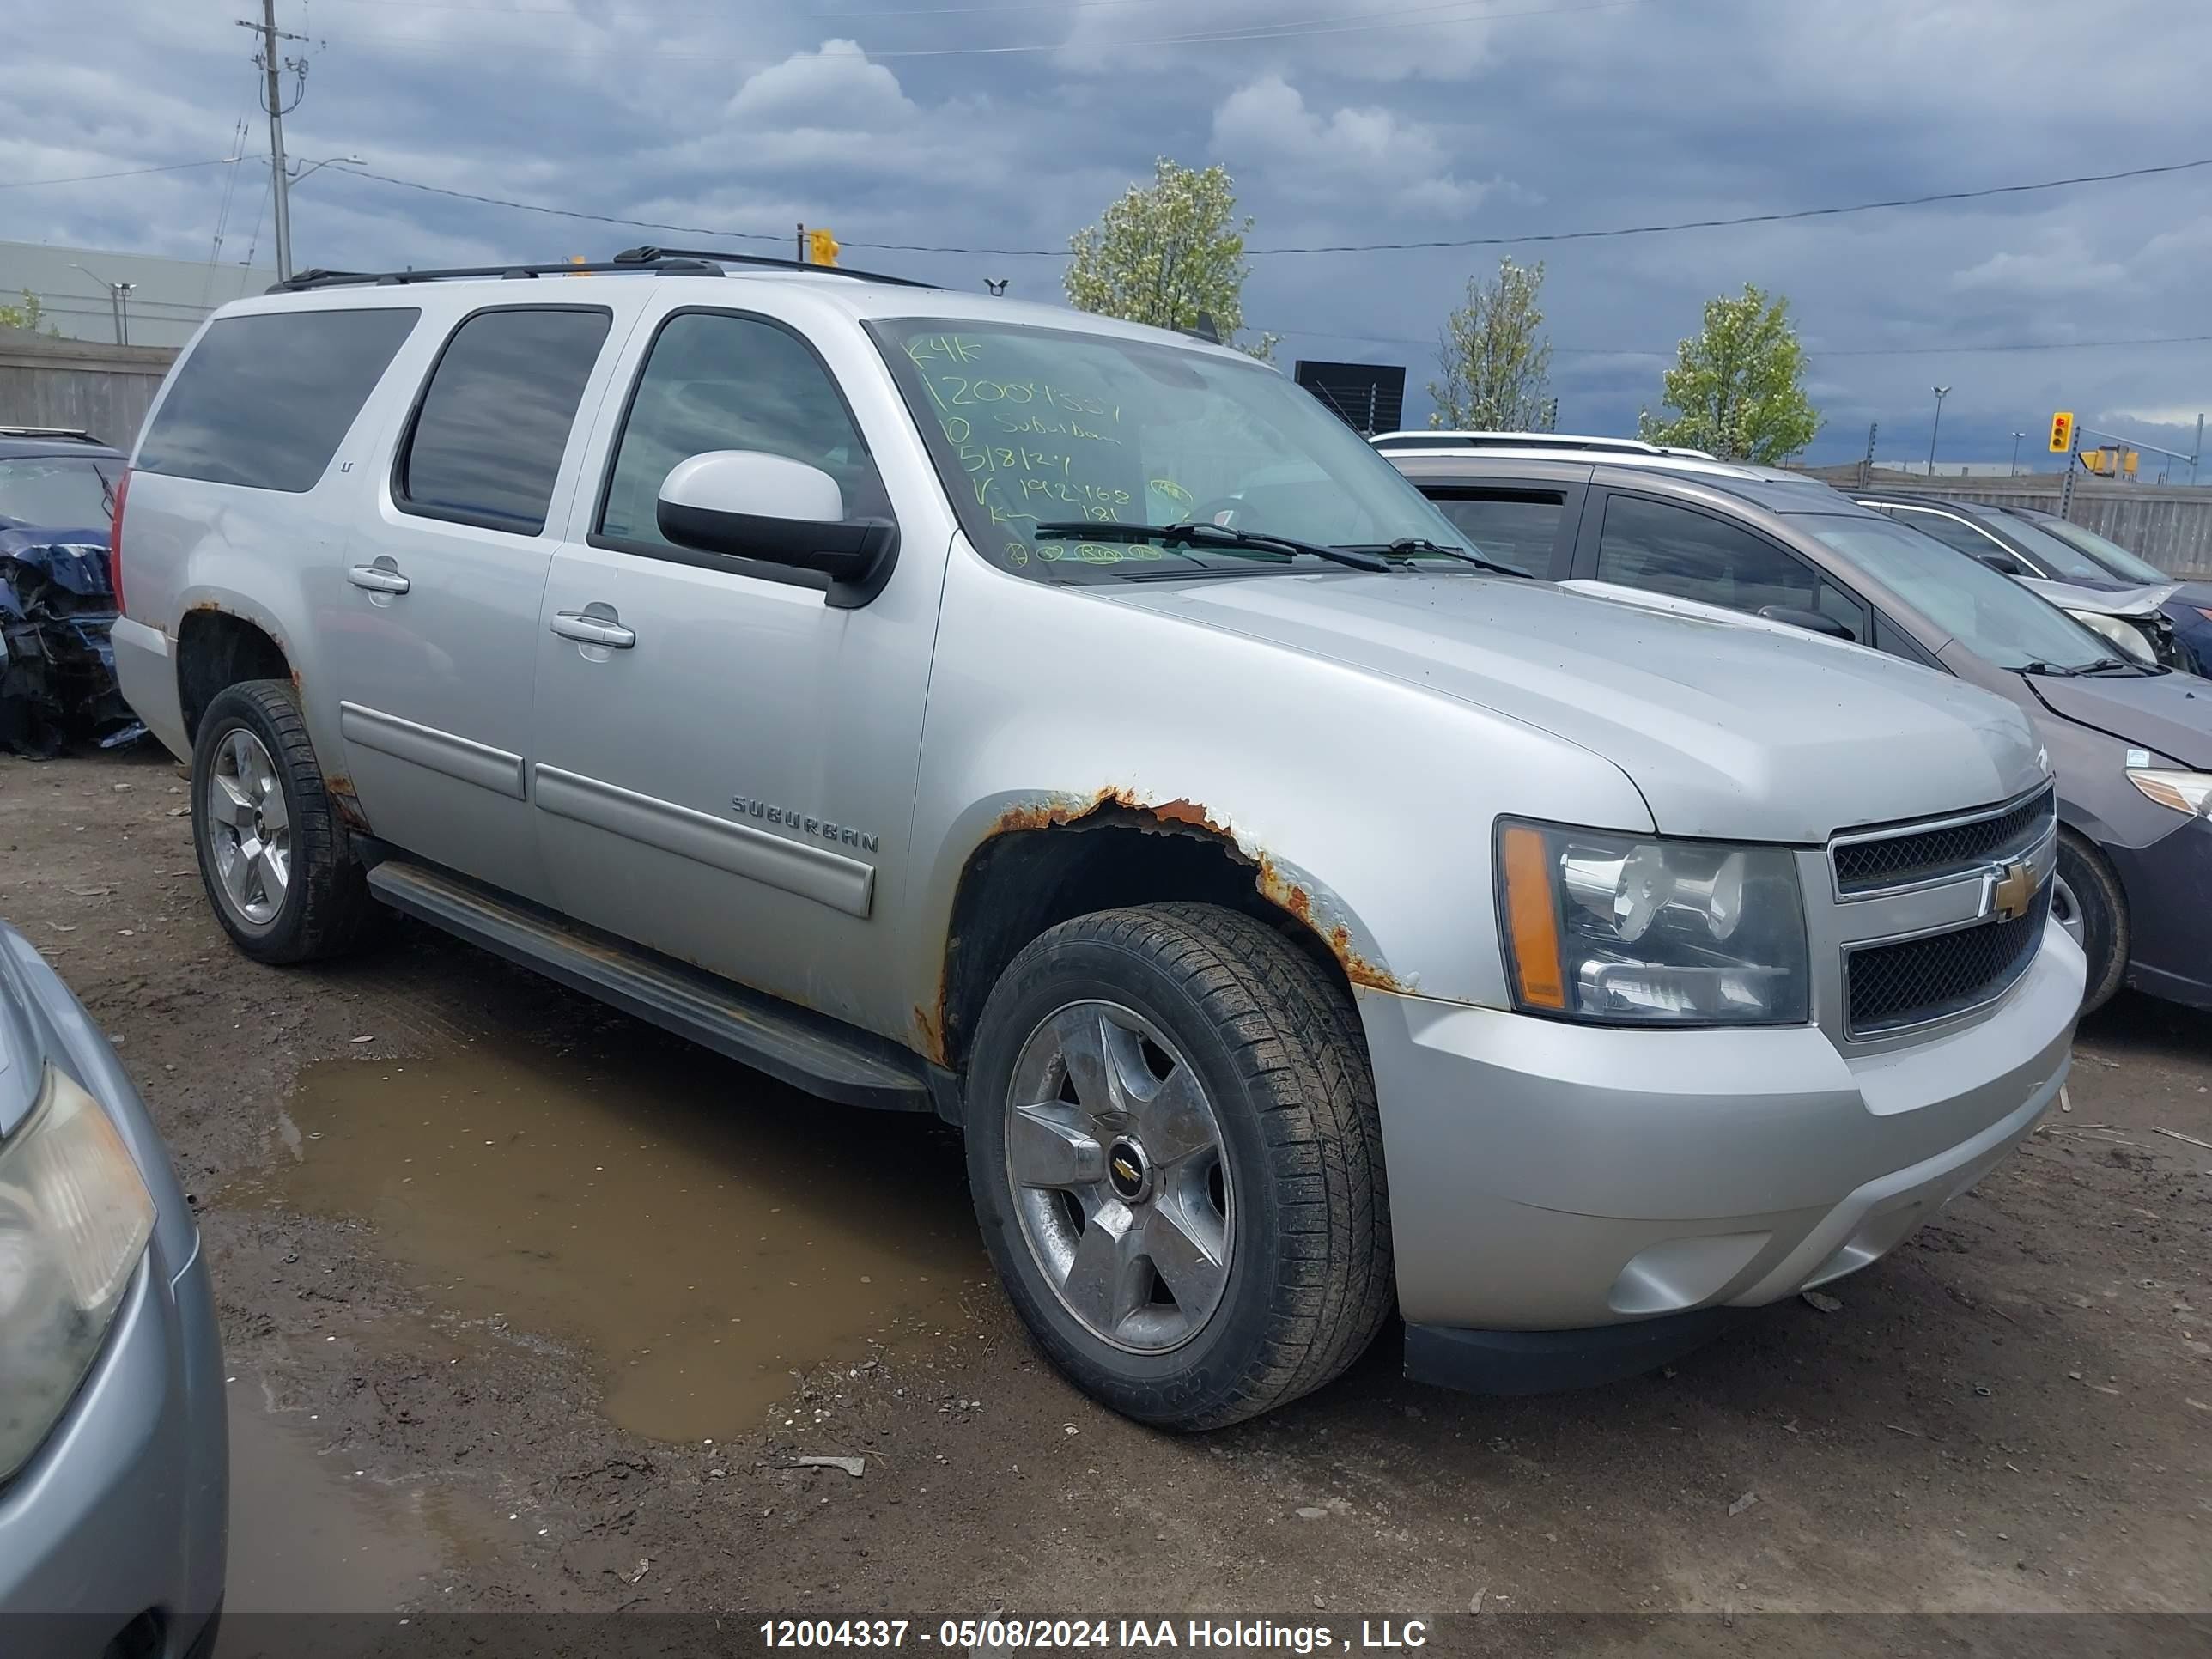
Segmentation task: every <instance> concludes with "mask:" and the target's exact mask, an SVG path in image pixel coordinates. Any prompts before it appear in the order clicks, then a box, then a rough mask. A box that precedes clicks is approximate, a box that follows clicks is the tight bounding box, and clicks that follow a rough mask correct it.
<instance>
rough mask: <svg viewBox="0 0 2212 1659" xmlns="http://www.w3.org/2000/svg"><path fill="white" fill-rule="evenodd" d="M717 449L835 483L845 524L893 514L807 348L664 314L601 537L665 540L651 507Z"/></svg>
mask: <svg viewBox="0 0 2212 1659" xmlns="http://www.w3.org/2000/svg"><path fill="white" fill-rule="evenodd" d="M714 449H757V450H765V451H766V452H768V453H769V454H772V455H781V456H785V457H787V458H788V459H792V460H795V461H804V462H805V463H806V464H807V465H809V466H817V467H819V468H821V469H822V471H824V472H827V473H828V474H829V476H830V477H833V478H835V479H836V481H837V488H838V489H839V490H840V491H841V492H842V494H843V496H844V501H845V517H846V519H847V520H848V521H850V520H858V519H887V518H889V517H890V497H889V495H886V494H885V492H884V485H883V480H882V478H881V477H879V476H878V474H877V471H876V464H875V462H874V460H873V459H872V458H871V457H870V455H869V454H868V447H867V444H866V442H865V441H863V440H862V439H861V436H860V428H858V427H856V426H854V423H853V416H852V414H851V412H850V411H849V410H847V408H846V407H845V400H844V398H842V397H841V396H840V395H839V394H838V391H837V387H836V382H834V381H833V380H831V379H830V378H829V370H828V369H826V368H823V366H822V362H821V360H820V359H819V358H817V356H815V355H814V353H813V352H812V350H811V349H809V348H808V347H807V345H806V343H805V342H804V341H802V340H801V339H799V337H798V336H797V335H795V334H793V333H792V332H791V331H788V330H787V329H784V328H781V327H778V326H777V325H775V324H774V323H769V322H764V321H763V320H761V319H758V318H756V317H733V316H731V315H728V314H727V313H718V312H685V313H679V314H678V315H677V316H674V317H671V318H670V319H669V320H668V321H667V323H666V324H665V325H664V326H663V327H662V329H661V331H660V334H659V337H658V338H657V339H655V340H654V341H653V350H652V353H651V355H650V356H647V359H646V364H645V369H644V372H643V373H642V374H641V375H640V376H639V377H638V382H637V391H636V392H635V395H634V396H633V397H632V398H631V399H630V406H629V414H628V415H627V416H625V417H624V420H623V430H622V436H621V438H620V439H619V440H618V441H617V447H616V450H615V461H614V466H613V468H612V469H611V471H610V472H609V474H608V477H607V492H606V501H605V505H604V506H603V507H601V509H600V513H599V533H600V534H601V535H603V536H605V537H606V538H608V539H610V540H611V541H616V542H625V543H633V544H643V545H645V546H647V547H651V548H654V549H659V548H665V547H667V546H669V545H670V544H669V542H668V539H667V538H665V537H664V536H663V535H662V534H661V533H660V529H659V524H658V523H657V522H656V518H655V507H656V503H657V502H658V501H659V496H660V486H661V483H662V482H663V481H664V480H665V479H666V478H667V477H668V474H669V472H670V471H671V469H672V468H673V467H675V465H677V464H678V462H680V461H684V460H689V459H690V458H691V457H692V456H694V455H699V454H703V453H706V452H707V451H708V450H714Z"/></svg>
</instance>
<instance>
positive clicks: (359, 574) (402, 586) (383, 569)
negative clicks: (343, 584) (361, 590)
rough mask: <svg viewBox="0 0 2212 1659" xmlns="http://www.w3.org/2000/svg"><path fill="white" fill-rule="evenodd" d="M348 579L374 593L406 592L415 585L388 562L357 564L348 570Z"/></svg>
mask: <svg viewBox="0 0 2212 1659" xmlns="http://www.w3.org/2000/svg"><path fill="white" fill-rule="evenodd" d="M346 580H348V581H349V582H351V583H352V584H353V585H354V586H356V587H365V588H367V589H368V591H369V592H372V593H404V592H406V591H407V590H408V589H409V588H410V587H412V586H414V584H413V583H412V582H410V581H409V580H407V578H406V577H404V576H403V575H401V574H399V572H398V570H397V569H395V568H393V567H392V565H390V564H388V563H384V564H357V565H355V566H354V567H353V568H351V569H349V570H348V571H347V572H346Z"/></svg>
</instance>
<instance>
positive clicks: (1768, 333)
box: [1638, 283, 1821, 465]
mask: <svg viewBox="0 0 2212 1659" xmlns="http://www.w3.org/2000/svg"><path fill="white" fill-rule="evenodd" d="M1661 401H1662V403H1663V404H1665V405H1666V407H1667V408H1668V409H1669V410H1673V411H1674V413H1673V414H1672V415H1671V416H1668V417H1667V418H1665V419H1661V418H1659V417H1657V416H1653V415H1651V414H1650V412H1649V411H1646V412H1645V413H1644V416H1642V417H1641V418H1640V420H1639V421H1638V429H1639V430H1640V431H1641V433H1642V435H1643V436H1644V439H1645V440H1646V441H1649V442H1651V443H1657V444H1679V445H1682V446H1685V447H1688V448H1692V449H1709V450H1711V452H1712V453H1714V454H1716V455H1717V456H1719V457H1720V458H1721V459H1723V460H1729V461H1758V462H1761V463H1764V464H1765V465H1775V464H1777V463H1778V462H1780V461H1781V460H1783V459H1784V458H1786V457H1788V456H1790V455H1794V454H1796V453H1797V452H1798V451H1799V450H1801V449H1802V448H1804V447H1805V446H1806V445H1807V444H1809V443H1811V442H1812V441H1813V438H1814V434H1816V433H1818V432H1819V431H1820V424H1821V422H1820V415H1819V413H1818V412H1817V411H1816V410H1814V407H1813V404H1812V400H1811V399H1809V398H1807V397H1806V395H1805V348H1804V347H1803V346H1802V345H1800V344H1799V343H1798V341H1797V334H1796V330H1794V329H1792V328H1791V327H1790V301H1787V300H1785V299H1782V298H1779V297H1776V298H1774V299H1771V300H1770V299H1769V298H1768V296H1767V295H1765V294H1763V293H1761V292H1760V291H1759V289H1757V288H1756V287H1754V286H1753V284H1751V283H1745V284H1744V285H1743V295H1742V296H1741V298H1740V299H1733V300H1732V299H1730V298H1729V297H1728V296H1727V295H1722V296H1721V297H1720V298H1718V299H1717V300H1709V301H1706V302H1705V329H1704V331H1702V332H1701V333H1699V335H1698V336H1697V337H1695V338H1693V339H1688V340H1685V341H1683V342H1682V344H1681V347H1680V354H1679V356H1678V357H1677V358H1676V361H1675V364H1674V368H1670V369H1668V371H1667V377H1666V380H1665V383H1664V386H1663V392H1662V398H1661Z"/></svg>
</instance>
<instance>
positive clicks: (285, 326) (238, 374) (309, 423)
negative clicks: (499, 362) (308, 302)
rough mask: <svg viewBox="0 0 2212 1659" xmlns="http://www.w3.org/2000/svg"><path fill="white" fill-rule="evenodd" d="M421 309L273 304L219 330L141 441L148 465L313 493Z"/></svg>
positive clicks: (194, 355) (182, 371)
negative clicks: (293, 308) (295, 307)
mask: <svg viewBox="0 0 2212 1659" xmlns="http://www.w3.org/2000/svg"><path fill="white" fill-rule="evenodd" d="M421 316H422V313H421V312H419V311H416V310H415V309H414V308H413V307H407V308H404V309H398V308H394V309H389V310H382V309H380V310H374V311H369V310H346V311H274V312H266V313H262V314H260V315H258V316H252V317H223V318H219V319H216V321H215V322H213V323H211V324H210V325H208V331H207V332H206V333H204V334H203V335H201V336H200V339H199V343H198V344H197V345H196V346H194V347H193V348H192V350H191V356H188V357H186V358H185V362H184V366H183V367H182V368H179V369H178V371H177V378H176V380H175V381H174V382H173V384H172V385H171V386H170V387H169V395H168V396H167V398H163V399H162V400H161V409H160V410H159V411H158V412H157V413H156V414H155V416H154V422H153V424H152V425H151V426H149V428H147V430H146V435H145V438H144V439H143V441H141V443H140V444H139V446H138V462H137V465H138V468H139V470H140V471H143V472H168V473H173V474H175V475H176V476H178V477H185V478H205V479H207V480H208V481H209V482H210V483H228V484H244V485H246V486H247V487H248V488H249V489H287V490H291V491H293V492H295V493H297V492H298V491H301V490H305V489H313V488H314V487H315V481H316V480H317V479H319V478H320V477H322V476H323V469H324V468H325V467H326V466H328V465H330V464H331V456H332V455H333V454H335V453H337V447H338V444H339V442H340V441H342V440H343V438H344V437H345V435H346V431H347V428H349V427H351V426H352V425H353V422H354V416H356V415H358V414H360V413H361V406H362V404H363V403H365V402H367V401H368V394H369V392H370V391H371V390H373V389H374V386H375V385H376V382H377V380H378V377H379V376H380V375H381V374H383V373H384V371H385V368H386V366H387V365H389V364H390V362H392V354H393V353H394V352H396V351H398V349H399V343H400V342H401V341H403V340H404V339H405V338H406V337H407V336H408V333H409V331H410V330H412V329H413V328H414V326H415V323H416V319H417V318H419V317H421Z"/></svg>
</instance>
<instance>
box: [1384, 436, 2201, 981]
mask: <svg viewBox="0 0 2212 1659" xmlns="http://www.w3.org/2000/svg"><path fill="white" fill-rule="evenodd" d="M1395 459H1396V464H1397V465H1398V466H1399V467H1400V468H1401V470H1402V471H1405V472H1406V473H1407V474H1408V475H1409V476H1410V477H1412V478H1413V482H1414V483H1417V484H1418V485H1419V487H1420V489H1422V490H1423V492H1424V493H1425V494H1426V495H1429V496H1430V497H1431V499H1432V500H1434V501H1436V502H1437V505H1438V506H1439V507H1440V508H1441V509H1442V510H1443V512H1444V513H1445V514H1446V515H1447V516H1449V518H1450V519H1451V520H1452V521H1453V523H1454V524H1455V525H1456V526H1458V527H1459V529H1460V531H1461V533H1462V535H1463V536H1465V537H1467V538H1468V539H1469V541H1470V542H1472V543H1473V544H1474V545H1475V546H1477V547H1479V548H1480V549H1482V550H1485V551H1486V553H1487V554H1488V555H1489V556H1492V557H1495V558H1498V559H1500V560H1501V561H1506V562H1512V563H1514V564H1515V566H1516V568H1520V569H1523V570H1526V571H1528V573H1529V574H1536V575H1542V576H1547V577H1551V578H1554V579H1557V580H1563V581H1567V582H1570V583H1571V584H1572V585H1573V586H1578V587H1588V588H1590V589H1593V590H1595V591H1600V592H1620V593H1625V592H1627V591H1628V590H1636V591H1640V592H1648V593H1653V594H1667V595H1672V596H1674V599H1676V600H1677V601H1678V602H1679V604H1680V605H1686V606H1688V607H1691V608H1694V609H1699V610H1714V608H1717V610H1714V614H1718V613H1719V612H1721V611H1750V612H1753V613H1755V614H1756V615H1757V616H1759V617H1763V618H1765V619H1767V620H1768V621H1769V622H1770V623H1776V624H1787V625H1793V626H1796V627H1800V628H1805V629H1812V630H1814V631H1815V632H1817V633H1820V634H1825V635H1829V636H1831V637H1832V638H1835V639H1839V640H1847V641H1857V643H1859V644H1861V645H1869V646H1872V647H1875V649H1876V650H1879V651H1882V652H1885V653H1888V654H1889V655H1892V656H1894V657H1899V658H1902V659H1905V660H1906V661H1908V662H1917V663H1920V664H1923V665H1925V666H1927V667H1929V668H1934V669H1937V670H1940V671H1942V672H1944V673H1946V674H1949V675H1954V676H1956V677H1957V678H1960V679H1963V680H1966V681H1967V682H1969V683H1970V684H1976V685H1980V686H1984V687H1986V688H1988V689H1989V690H1992V691H1995V692H1997V693H1999V694H2000V695H2002V696H2006V697H2008V698H2010V699H2011V700H2012V701H2013V702H2015V704H2017V705H2018V706H2019V707H2020V708H2021V709H2023V710H2024V711H2025V712H2026V713H2027V715H2028V717H2029V719H2030V720H2033V722H2034V725H2035V728H2036V731H2037V733H2038V735H2039V736H2040V737H2041V738H2042V739H2043V741H2044V743H2045V745H2046V746H2047V748H2048V749H2049V751H2050V754H2051V763H2052V765H2053V767H2054V768H2055V769H2056V770H2057V776H2058V814H2059V818H2060V820H2061V829H2060V831H2059V842H2058V880H2057V886H2056V889H2055V890H2054V893H2053V896H2052V899H2051V904H2052V908H2053V910H2054V913H2055V914H2056V915H2057V918H2058V920H2059V921H2060V923H2061V924H2062V925H2063V927H2065V928H2066V929H2067V931H2068V932H2069V933H2071V934H2072V935H2073V937H2074V938H2075V941H2076V942H2077V943H2079V944H2080V945H2081V947H2082V949H2083V950H2084V951H2086V952H2087V957H2088V993H2087V1000H2086V1002H2085V1004H2084V1006H2085V1008H2086V1009H2093V1008H2096V1007H2098V1006H2100V1005H2101V1004H2102V1003H2104V1001H2105V1000H2106V999H2107V998H2109V997H2111V996H2112V994H2113V993H2114V992H2116V991H2117V990H2118V989H2119V987H2121V985H2122V984H2123V983H2127V984H2132V985H2135V986H2136V987H2139V988H2141V989H2142V990H2145V991H2148V992H2150V993H2152V994H2154V995H2158V996H2162V997H2166V998H2170V999H2172V1000H2175V1001H2179V1002H2183V1003H2187V1004H2189V1005H2191V1006H2196V1007H2200V1008H2202V1007H2212V935H2208V934H2207V933H2206V932H2205V929H2204V927H2203V918H2204V916H2205V915H2208V914H2212V822H2208V814H2212V684H2208V683H2207V682H2206V681H2204V680H2203V679H2200V678H2197V676H2195V675H2193V674H2179V673H2172V672H2169V671H2167V670H2166V668H2164V667H2162V666H2159V665H2153V664H2149V663H2147V662H2145V661H2143V660H2142V659H2140V658H2137V657H2136V656H2133V655H2130V654H2126V653H2122V652H2120V651H2119V650H2118V648H2117V647H2116V646H2115V644H2114V642H2113V641H2112V639H2111V638H2110V637H2108V636H2106V635H2102V634H2100V633H2097V632H2093V631H2092V630H2091V629H2089V628H2087V627H2085V626H2083V625H2082V624H2081V623H2080V622H2079V621H2077V620H2076V619H2075V617H2070V616H2069V615H2067V614H2066V613H2065V612H2063V611H2059V610H2057V608H2056V607H2055V606H2054V605H2050V604H2046V603H2045V601H2044V600H2043V599H2040V598H2038V597H2036V596H2035V595H2033V594H2032V593H2029V592H2027V589H2026V588H2025V587H2021V586H2014V585H2010V579H2009V578H2008V577H2005V576H2002V575H2000V574H1998V573H1997V572H1996V570H1994V569H1992V568H1990V567H1989V566H1988V565H1987V564H1986V563H1985V562H1983V561H1981V560H1979V559H1978V558H1974V557H1969V556H1967V555H1966V553H1965V552H1964V551H1960V550H1954V548H1953V547H1952V546H1951V545H1950V544H1948V543H1946V542H1943V541H1939V540H1937V539H1936V538H1934V537H1931V536H1928V535H1924V534H1923V533H1922V532H1921V531H1920V530H1919V529H1917V528H1907V527H1905V520H1902V518H1901V517H1900V518H1899V519H1898V520H1893V519H1892V518H1891V517H1889V516H1888V515H1887V514H1885V513H1875V512H1872V511H1869V510H1868V509H1867V508H1865V507H1860V506H1858V505H1856V504H1855V503H1854V502H1853V501H1851V500H1850V499H1849V498H1847V497H1845V496H1844V495H1841V494H1839V493H1838V492H1837V491H1836V490H1833V489H1830V488H1829V487H1828V486H1827V485H1826V484H1823V483H1817V482H1815V481H1814V480H1812V479H1810V478H1807V477H1803V476H1802V475H1801V474H1798V473H1792V472H1783V471H1774V470H1771V469H1767V468H1761V467H1750V466H1740V465H1730V464H1729V463H1726V462H1719V461H1712V460H1705V461H1697V460H1682V459H1671V458H1653V457H1645V458H1635V459H1623V458H1620V457H1607V456H1601V455H1595V454H1594V455H1591V456H1589V457H1588V458H1587V459H1583V460H1582V461H1581V462H1579V463H1577V462H1573V461H1569V460H1566V459H1563V458H1561V457H1559V456H1557V455H1555V454H1552V453H1546V452H1539V451H1537V450H1534V449H1533V448H1532V449H1530V450H1528V451H1526V452H1523V453H1520V454H1519V455H1517V456H1515V455H1498V454H1490V455H1485V456H1483V457H1482V458H1480V461H1479V462H1470V461H1468V460H1466V459H1431V458H1426V457H1417V456H1401V457H1397V458H1395ZM2145 654H2146V655H2148V653H2147V652H2146V653H2145Z"/></svg>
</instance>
